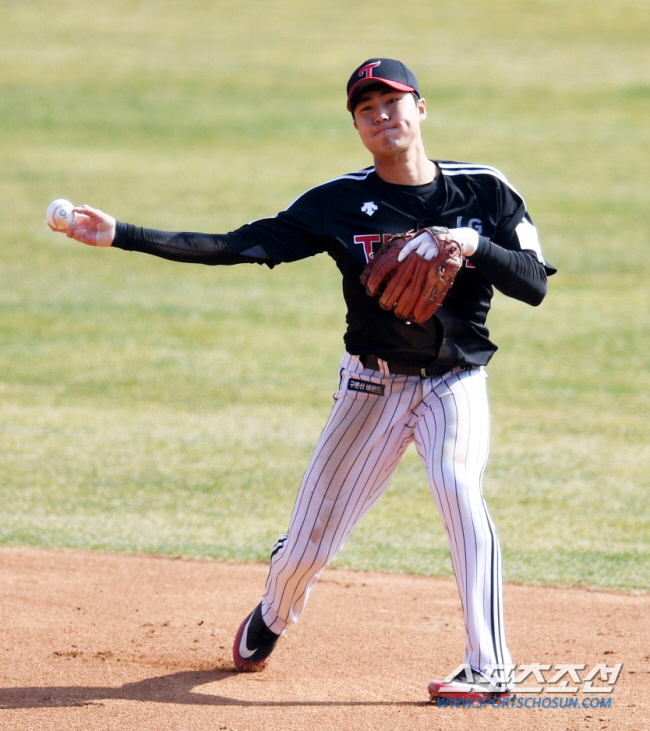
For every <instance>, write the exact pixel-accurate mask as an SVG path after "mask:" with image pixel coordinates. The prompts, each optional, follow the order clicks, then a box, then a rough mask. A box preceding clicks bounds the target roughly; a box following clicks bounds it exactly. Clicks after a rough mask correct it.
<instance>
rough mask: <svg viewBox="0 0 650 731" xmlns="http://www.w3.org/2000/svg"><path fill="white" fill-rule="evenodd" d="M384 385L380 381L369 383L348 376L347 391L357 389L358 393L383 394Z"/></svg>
mask: <svg viewBox="0 0 650 731" xmlns="http://www.w3.org/2000/svg"><path fill="white" fill-rule="evenodd" d="M385 390H386V386H384V385H383V384H382V383H371V382H370V381H361V380H360V379H358V378H350V379H349V380H348V391H357V392H358V393H369V394H371V395H373V396H383V395H384V391H385Z"/></svg>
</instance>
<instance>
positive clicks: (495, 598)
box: [262, 353, 511, 671]
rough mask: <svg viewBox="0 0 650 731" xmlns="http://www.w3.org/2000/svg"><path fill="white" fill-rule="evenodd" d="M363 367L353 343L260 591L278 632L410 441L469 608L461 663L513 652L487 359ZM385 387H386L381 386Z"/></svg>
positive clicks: (499, 658) (481, 666)
mask: <svg viewBox="0 0 650 731" xmlns="http://www.w3.org/2000/svg"><path fill="white" fill-rule="evenodd" d="M380 365H381V367H382V371H381V372H380V371H373V370H366V369H364V367H363V365H362V364H361V362H360V361H359V358H358V357H357V356H353V355H349V354H348V353H346V354H345V355H344V357H343V360H342V363H341V381H340V387H339V391H338V392H337V394H336V396H335V405H334V408H333V410H332V413H331V415H330V418H329V420H328V422H327V424H326V425H325V428H324V429H323V432H322V434H321V436H320V439H319V441H318V444H317V445H316V448H315V449H314V453H313V455H312V458H311V460H310V462H309V466H308V467H307V471H306V472H305V476H304V478H303V481H302V485H301V487H300V491H299V493H298V496H297V498H296V503H295V506H294V509H293V514H292V517H291V522H290V525H289V530H288V533H287V536H285V537H284V538H282V539H280V541H279V542H278V544H277V546H276V547H275V549H274V552H273V554H272V557H271V565H270V570H269V575H268V579H267V583H266V589H265V593H264V598H263V601H262V610H263V616H264V619H265V621H266V623H267V624H268V625H269V627H270V628H271V629H272V630H273V631H274V632H278V633H282V632H284V630H285V629H286V628H287V627H288V626H289V625H290V624H291V623H292V622H295V621H296V620H297V618H298V616H299V615H300V613H301V612H302V611H303V609H304V606H305V603H306V601H307V598H308V596H309V592H310V590H311V587H312V586H313V584H314V583H315V582H316V580H317V579H318V576H319V574H320V572H321V571H322V570H323V568H324V567H325V566H326V565H327V564H328V563H329V561H330V560H331V559H332V558H333V557H334V555H335V554H336V553H337V551H338V550H339V549H340V548H341V547H342V546H343V544H344V542H345V540H346V539H347V537H348V536H349V535H350V533H351V531H352V529H353V528H354V526H355V525H356V524H357V523H358V522H359V521H360V520H361V518H362V517H363V515H364V514H365V513H366V512H367V511H368V510H369V508H371V507H372V505H373V504H374V503H375V502H376V501H377V500H378V499H379V497H380V496H381V494H382V492H383V491H384V489H385V487H386V486H387V484H388V481H389V480H390V477H391V475H392V474H393V471H394V470H395V467H396V466H397V463H398V462H399V460H400V458H401V456H402V455H403V454H404V451H405V450H406V448H407V446H408V445H409V444H410V443H411V442H414V443H415V447H416V450H417V453H418V455H419V456H420V458H421V459H422V462H423V463H424V465H425V468H426V471H427V475H428V478H429V485H430V487H431V491H432V493H433V496H434V499H435V502H436V505H437V507H438V511H439V513H440V516H441V518H442V521H443V524H444V527H445V530H446V532H447V536H448V540H449V549H450V552H451V559H452V565H453V568H454V573H455V575H456V581H457V584H458V590H459V592H460V598H461V603H462V607H463V612H464V615H465V628H466V648H465V659H464V662H465V663H467V664H469V665H471V667H472V668H474V669H475V670H482V671H485V669H486V668H487V666H488V665H490V664H492V665H493V664H500V663H506V664H509V663H510V662H511V658H510V654H509V652H508V649H507V647H506V641H505V632H504V626H503V602H502V574H501V551H500V547H499V541H498V538H497V534H496V530H495V527H494V524H493V523H492V520H491V518H490V516H489V513H488V510H487V506H486V504H485V501H484V499H483V490H482V480H483V472H484V470H485V465H486V463H487V457H488V451H489V437H490V433H489V432H490V416H489V406H488V399H487V389H486V378H487V376H486V373H485V370H484V369H483V368H473V369H471V370H457V369H456V370H454V371H451V372H450V373H447V374H445V375H444V376H442V377H440V378H420V377H419V376H402V375H390V374H389V373H388V371H387V369H385V368H384V364H383V361H380ZM382 387H383V388H382Z"/></svg>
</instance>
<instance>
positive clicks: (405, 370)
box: [359, 355, 429, 378]
mask: <svg viewBox="0 0 650 731" xmlns="http://www.w3.org/2000/svg"><path fill="white" fill-rule="evenodd" d="M359 360H360V361H361V363H362V364H363V367H364V368H370V369H371V370H373V371H379V370H381V367H380V365H379V358H378V357H377V356H376V355H360V356H359ZM384 362H385V363H386V365H387V366H388V370H389V371H390V372H391V373H394V374H395V375H397V376H420V377H421V378H427V377H428V375H429V374H428V373H427V369H426V368H418V367H417V366H406V365H399V363H391V362H390V361H384Z"/></svg>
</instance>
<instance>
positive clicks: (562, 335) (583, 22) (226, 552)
mask: <svg viewBox="0 0 650 731" xmlns="http://www.w3.org/2000/svg"><path fill="white" fill-rule="evenodd" d="M2 10H3V23H2V24H0V72H1V73H0V84H1V93H2V135H1V136H0V160H1V162H2V170H3V175H2V177H1V179H0V191H1V200H2V206H1V208H0V216H1V219H0V220H1V222H2V229H1V231H2V233H1V235H0V257H1V258H0V396H1V400H0V440H1V441H0V490H1V495H2V501H1V503H0V511H1V519H0V542H1V543H3V544H5V545H36V546H46V547H73V548H80V549H96V550H108V551H126V552H132V551H137V552H152V553H160V554H167V555H185V556H197V557H199V556H211V557H216V558H221V559H227V560H246V561H257V560H266V557H267V554H268V549H269V547H270V546H271V545H272V544H273V542H274V541H275V539H276V538H277V537H278V536H279V535H280V534H282V533H283V532H284V530H285V527H286V524H287V522H288V518H289V514H290V511H291V507H292V503H293V498H294V496H295V493H296V490H297V486H298V483H299V480H300V477H301V474H302V471H303V469H304V467H305V466H306V463H307V460H308V458H309V455H310V452H311V448H312V447H313V444H314V442H315V440H316V438H317V436H318V434H319V432H320V429H321V428H322V425H323V423H324V421H325V419H326V417H327V414H328V412H329V409H330V405H331V394H332V393H333V392H334V391H335V389H336V385H337V367H338V362H339V358H340V356H341V353H342V333H343V329H344V311H343V306H342V301H341V300H342V298H341V295H340V282H339V276H338V273H337V271H336V268H335V266H334V265H333V263H332V262H331V261H330V260H329V259H327V258H326V257H317V258H315V259H313V260H310V261H304V262H299V263H297V264H292V265H287V266H281V267H279V268H277V269H275V270H274V271H272V272H270V271H268V270H267V269H266V268H263V267H258V266H251V267H246V266H240V267H233V268H210V267H198V266H192V265H182V264H173V263H170V262H166V261H163V260H159V259H155V258H153V257H146V256H143V255H138V254H128V253H125V252H121V251H112V250H109V251H97V250H94V249H90V248H86V247H83V246H81V245H79V244H74V243H72V242H69V241H68V240H67V239H65V238H64V237H62V236H57V235H55V234H52V233H51V232H50V231H49V230H48V229H47V228H46V226H45V222H44V211H45V207H46V206H47V204H48V203H49V201H50V200H52V199H53V198H57V197H66V198H70V199H71V200H73V201H75V202H76V203H86V202H87V203H90V204H92V205H95V206H97V207H100V208H103V209H104V210H107V211H109V212H111V213H112V214H114V215H115V216H116V217H118V218H120V219H122V220H127V221H132V222H134V223H139V224H142V225H149V226H154V227H158V228H171V229H194V230H212V231H225V230H228V229H230V228H233V227H236V226H238V225H240V224H242V223H245V222H247V221H249V220H251V219H253V218H256V217H260V216H264V215H272V214H273V213H275V212H276V211H277V210H280V209H282V208H284V207H286V206H287V205H288V204H289V203H290V202H291V201H292V200H293V199H294V198H295V197H296V196H297V195H298V194H299V193H301V192H302V191H303V190H305V189H307V188H308V187H311V186H313V185H316V184H318V183H319V182H322V181H324V180H328V179H331V178H333V177H336V176H337V175H339V174H341V173H344V172H348V171H350V170H354V169H357V168H360V167H363V166H365V165H367V164H369V162H370V161H369V159H368V157H367V154H366V153H365V151H364V149H363V148H362V146H361V144H360V143H359V141H358V138H357V135H356V133H355V131H354V129H353V128H352V125H351V119H350V117H349V115H348V114H347V113H346V111H345V98H344V87H345V83H346V81H347V78H348V75H349V73H350V71H351V70H352V69H353V68H354V67H355V66H356V65H358V64H359V63H360V62H361V61H362V60H364V59H365V58H367V57H370V56H373V55H384V56H393V57H398V58H401V59H402V60H404V61H405V62H406V63H407V64H408V65H409V66H410V67H411V68H412V69H413V70H414V71H415V72H416V73H417V75H418V77H419V80H420V84H421V87H422V89H423V92H424V95H425V96H426V97H427V99H428V104H429V106H428V108H429V119H428V120H427V123H426V129H425V138H426V143H427V148H428V152H429V154H430V155H431V156H432V157H439V158H443V159H457V160H471V161H477V162H486V163H489V164H492V165H496V166H497V167H499V168H501V169H502V170H503V171H504V172H505V173H506V174H507V175H508V176H509V177H510V179H511V180H512V181H513V182H514V184H515V185H516V187H517V188H518V189H519V190H521V191H522V193H523V194H524V195H525V197H526V199H527V202H528V205H529V208H530V210H531V213H532V215H533V218H534V219H535V222H536V223H537V225H538V227H539V229H540V231H541V234H542V237H543V243H544V248H545V254H546V256H547V258H548V259H549V260H550V261H551V262H552V263H553V264H555V265H556V266H557V267H558V269H559V273H558V274H557V276H555V277H554V278H553V279H552V280H551V283H550V284H551V286H550V293H549V296H548V297H547V299H546V301H545V302H544V303H543V305H542V306H541V307H540V308H528V307H526V306H525V305H523V304H520V303H517V302H513V301H510V300H507V299H506V298H504V297H502V296H500V295H498V296H497V297H496V298H495V305H494V309H493V312H492V314H491V318H490V324H491V329H492V334H493V337H494V339H495V340H496V342H497V343H498V344H499V345H500V346H501V347H500V350H499V352H498V354H497V355H496V357H495V358H494V360H493V361H492V363H491V365H490V367H489V374H490V381H489V382H490V393H491V402H492V409H493V422H494V423H493V439H492V458H491V462H490V466H489V469H488V473H487V476H486V495H487V499H488V503H489V505H490V508H491V511H492V514H493V517H494V519H495V521H496V523H497V526H498V528H499V531H500V535H501V539H502V545H503V550H504V555H505V573H506V579H507V580H509V581H515V582H543V583H558V584H584V585H589V586H593V587H600V588H612V589H624V590H648V589H650V572H649V571H648V562H649V559H650V517H649V515H650V509H649V507H650V506H649V498H648V493H649V490H648V488H649V487H650V478H649V477H648V475H649V474H650V439H649V436H650V434H649V432H650V429H649V426H648V424H649V420H648V413H649V412H650V337H649V336H650V307H649V302H648V299H649V298H648V278H649V276H650V265H649V257H648V253H647V241H648V238H649V237H650V205H649V203H650V201H649V200H648V199H649V197H650V196H649V191H650V187H649V184H648V170H649V169H650V165H649V163H650V125H649V124H648V119H649V118H650V67H649V66H648V38H650V14H649V13H648V9H647V1H646V0H623V1H620V2H605V1H604V0H575V1H574V2H571V3H570V4H566V3H564V2H560V0H491V1H490V2H487V0H484V1H483V0H460V1H458V0H440V1H438V0H437V1H436V2H434V3H432V2H430V0H426V1H425V0H413V2H411V3H409V4H408V5H407V6H404V7H402V6H400V8H399V10H398V9H397V6H396V5H395V3H393V2H388V1H386V0H376V1H375V2H372V3H370V2H368V1H367V0H360V1H359V2H357V3H343V2H340V1H339V0H335V1H326V2H322V3H321V2H319V3H312V2H307V0H274V1H273V2H271V1H270V0H250V1H248V2H247V1H244V2H239V1H238V2H234V1H233V0H220V1H218V2H209V1H208V0H186V2H184V3H182V4H181V3H173V2H169V1H167V2H162V1H161V2H144V1H142V2H136V1H135V0H107V2H106V3H103V4H102V5H101V7H99V6H96V5H93V4H89V3H84V2H77V1H74V0H63V1H62V2H61V3H56V4H52V3H47V2H43V0H34V2H30V3H19V2H15V1H14V0H5V2H2ZM336 563H337V564H338V565H343V566H350V567H355V568H361V569H377V570H387V571H405V572H414V573H421V574H433V575H450V573H451V567H450V562H449V559H448V555H447V548H446V539H445V536H444V534H443V530H442V527H441V524H440V521H439V519H438V516H437V514H436V510H435V506H434V503H433V500H432V499H431V497H430V496H429V495H428V490H427V486H426V479H425V476H424V472H423V469H422V468H421V466H420V464H419V462H418V460H417V457H416V455H415V453H414V452H412V451H409V452H408V453H407V455H406V457H405V459H404V460H403V463H402V464H401V465H400V468H399V470H398V473H397V475H396V476H395V478H394V480H393V482H392V484H391V486H390V487H389V489H388V491H387V493H386V495H385V496H384V498H383V500H382V501H380V503H379V504H378V506H377V507H376V508H375V509H374V510H373V511H371V513H370V514H369V515H368V516H367V517H366V518H365V519H364V521H363V522H362V524H361V525H360V526H359V528H358V530H357V531H356V532H355V533H354V534H353V536H352V538H351V539H350V540H349V542H348V544H347V545H346V547H345V548H344V550H343V551H342V552H341V554H340V556H339V557H338V558H337V561H336Z"/></svg>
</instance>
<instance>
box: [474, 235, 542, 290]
mask: <svg viewBox="0 0 650 731" xmlns="http://www.w3.org/2000/svg"><path fill="white" fill-rule="evenodd" d="M469 261H470V262H471V263H472V264H473V265H474V266H475V267H476V268H477V269H478V270H479V271H480V272H481V274H483V275H484V276H486V277H487V278H488V279H489V280H490V282H491V283H492V284H493V285H494V286H495V287H496V288H497V289H498V290H499V291H500V292H502V293H503V294H505V295H507V296H508V297H514V299H518V300H521V301H522V302H526V303H527V304H529V305H538V304H540V303H541V301H542V300H543V299H544V297H545V296H546V290H547V276H546V269H545V267H544V265H543V264H542V263H541V262H540V261H539V259H538V258H537V256H536V254H535V252H534V251H531V250H529V249H522V250H521V251H511V250H510V249H504V248H503V247H502V246H498V245H497V244H495V243H493V242H492V241H490V240H489V239H487V238H486V237H485V236H480V237H479V245H478V249H477V250H476V252H475V253H474V254H472V256H470V257H469Z"/></svg>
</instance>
